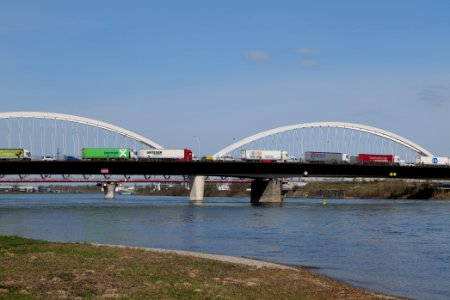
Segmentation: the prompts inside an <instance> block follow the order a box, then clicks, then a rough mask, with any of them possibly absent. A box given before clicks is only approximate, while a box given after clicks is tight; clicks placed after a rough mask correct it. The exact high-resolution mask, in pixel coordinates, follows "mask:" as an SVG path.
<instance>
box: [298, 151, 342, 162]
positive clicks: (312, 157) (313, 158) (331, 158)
mask: <svg viewBox="0 0 450 300" xmlns="http://www.w3.org/2000/svg"><path fill="white" fill-rule="evenodd" d="M304 154H305V161H306V162H308V163H348V162H350V158H349V156H348V154H346V153H338V152H315V151H306V152H305V153H304Z"/></svg>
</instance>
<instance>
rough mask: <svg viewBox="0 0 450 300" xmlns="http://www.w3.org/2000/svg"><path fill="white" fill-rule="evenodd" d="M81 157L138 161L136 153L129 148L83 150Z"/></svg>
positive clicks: (85, 158)
mask: <svg viewBox="0 0 450 300" xmlns="http://www.w3.org/2000/svg"><path fill="white" fill-rule="evenodd" d="M81 157H82V159H84V160H90V159H114V160H116V159H136V158H137V156H136V153H135V152H134V151H133V150H131V149H128V148H83V149H82V151H81Z"/></svg>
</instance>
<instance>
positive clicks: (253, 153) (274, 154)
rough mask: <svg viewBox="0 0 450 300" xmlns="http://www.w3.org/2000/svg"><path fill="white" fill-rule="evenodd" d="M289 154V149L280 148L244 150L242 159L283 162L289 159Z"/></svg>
mask: <svg viewBox="0 0 450 300" xmlns="http://www.w3.org/2000/svg"><path fill="white" fill-rule="evenodd" d="M288 159H289V155H288V153H287V151H280V150H242V151H241V160H243V161H263V162H264V161H267V162H281V161H287V160H288Z"/></svg>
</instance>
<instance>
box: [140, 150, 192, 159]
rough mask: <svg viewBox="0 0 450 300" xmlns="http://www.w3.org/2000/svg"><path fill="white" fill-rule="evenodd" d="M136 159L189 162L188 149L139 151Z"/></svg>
mask: <svg viewBox="0 0 450 300" xmlns="http://www.w3.org/2000/svg"><path fill="white" fill-rule="evenodd" d="M137 157H138V159H143V160H181V161H191V160H192V150H190V149H141V150H139V151H138V153H137Z"/></svg>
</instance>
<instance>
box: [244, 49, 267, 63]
mask: <svg viewBox="0 0 450 300" xmlns="http://www.w3.org/2000/svg"><path fill="white" fill-rule="evenodd" d="M269 58H270V57H269V54H268V53H267V52H264V51H249V52H247V59H249V60H255V61H261V60H262V61H264V60H268V59H269Z"/></svg>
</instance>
